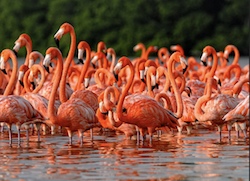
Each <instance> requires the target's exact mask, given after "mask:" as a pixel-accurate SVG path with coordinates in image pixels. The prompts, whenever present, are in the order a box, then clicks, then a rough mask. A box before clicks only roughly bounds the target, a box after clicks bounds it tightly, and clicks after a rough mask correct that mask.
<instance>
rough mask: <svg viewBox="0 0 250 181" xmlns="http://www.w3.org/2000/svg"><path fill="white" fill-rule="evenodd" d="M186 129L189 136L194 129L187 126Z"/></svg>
mask: <svg viewBox="0 0 250 181" xmlns="http://www.w3.org/2000/svg"><path fill="white" fill-rule="evenodd" d="M186 128H187V134H191V131H192V129H193V127H192V125H187V126H186Z"/></svg>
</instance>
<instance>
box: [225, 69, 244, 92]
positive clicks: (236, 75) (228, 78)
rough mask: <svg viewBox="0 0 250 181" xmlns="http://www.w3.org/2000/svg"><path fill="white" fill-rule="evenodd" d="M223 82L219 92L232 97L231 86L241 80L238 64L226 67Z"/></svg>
mask: <svg viewBox="0 0 250 181" xmlns="http://www.w3.org/2000/svg"><path fill="white" fill-rule="evenodd" d="M233 70H235V73H234V76H233V77H231V75H233V73H232V72H233ZM223 78H224V80H223V81H222V83H221V84H222V85H221V88H220V91H221V92H222V93H225V94H230V95H232V89H233V86H234V85H235V84H236V83H237V82H238V81H239V80H240V78H241V67H240V65H239V64H231V65H229V66H227V67H226V69H225V70H224V77H223Z"/></svg>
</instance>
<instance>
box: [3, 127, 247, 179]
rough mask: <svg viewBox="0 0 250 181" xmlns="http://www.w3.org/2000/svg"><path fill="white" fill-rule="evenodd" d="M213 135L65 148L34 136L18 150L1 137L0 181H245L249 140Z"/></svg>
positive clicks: (110, 138)
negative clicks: (150, 142)
mask: <svg viewBox="0 0 250 181" xmlns="http://www.w3.org/2000/svg"><path fill="white" fill-rule="evenodd" d="M218 137H219V135H218V133H217V132H216V131H213V130H194V132H193V133H192V134H191V135H186V134H185V133H183V134H182V135H178V134H177V133H176V134H174V135H172V134H169V133H165V134H163V135H162V136H161V138H159V139H158V138H157V136H156V135H155V137H154V139H153V142H152V144H149V141H145V142H144V143H141V142H140V143H139V144H138V143H137V141H136V140H134V139H132V140H126V139H124V136H123V135H116V134H114V133H109V132H105V133H103V134H101V135H100V134H97V133H95V134H94V139H93V141H91V139H90V137H89V135H88V134H86V135H85V138H84V143H83V145H80V144H79V142H78V140H77V136H76V135H75V136H74V137H73V145H72V146H69V145H68V138H67V135H66V134H57V135H49V134H48V135H43V136H42V138H41V142H40V143H38V142H37V141H36V140H37V137H36V136H35V135H33V136H31V138H30V139H31V140H30V142H29V144H27V142H26V141H25V134H24V133H23V136H22V140H23V141H22V143H21V146H18V144H17V138H16V136H15V135H14V138H13V139H14V141H13V144H12V147H10V146H9V142H8V134H7V132H5V133H1V134H0V147H1V151H0V160H1V165H0V180H58V181H59V180H61V181H62V180H197V181H198V180H213V181H214V180H221V181H226V180H237V181H241V180H249V140H247V141H244V139H243V138H240V139H237V138H236V136H235V134H234V133H233V135H232V140H231V142H229V141H228V139H227V133H226V132H223V139H222V141H221V142H219V140H218Z"/></svg>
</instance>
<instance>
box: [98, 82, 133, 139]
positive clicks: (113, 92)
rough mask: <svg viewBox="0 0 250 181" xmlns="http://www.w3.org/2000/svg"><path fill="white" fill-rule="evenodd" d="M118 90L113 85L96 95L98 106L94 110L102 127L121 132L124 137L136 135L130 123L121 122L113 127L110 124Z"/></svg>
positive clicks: (117, 97)
mask: <svg viewBox="0 0 250 181" xmlns="http://www.w3.org/2000/svg"><path fill="white" fill-rule="evenodd" d="M120 93H121V92H120V91H119V89H118V88H116V87H114V86H110V87H107V88H106V89H105V90H104V92H103V93H102V94H101V95H100V96H99V97H98V101H99V108H98V110H97V112H96V116H97V117H98V121H99V122H100V123H101V125H102V127H103V128H108V129H111V130H115V131H119V132H123V133H124V134H125V136H126V138H130V139H131V137H132V136H134V135H136V127H135V125H132V124H127V123H122V124H121V125H120V126H119V127H115V126H113V125H112V124H111V121H110V120H109V119H115V118H114V117H115V115H114V114H113V109H115V105H116V103H117V101H118V99H119V96H120Z"/></svg>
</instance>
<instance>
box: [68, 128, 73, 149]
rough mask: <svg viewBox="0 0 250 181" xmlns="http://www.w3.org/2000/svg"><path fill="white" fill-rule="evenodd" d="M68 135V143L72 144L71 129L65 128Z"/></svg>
mask: <svg viewBox="0 0 250 181" xmlns="http://www.w3.org/2000/svg"><path fill="white" fill-rule="evenodd" d="M67 132H68V137H69V145H72V132H71V130H69V129H67Z"/></svg>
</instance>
